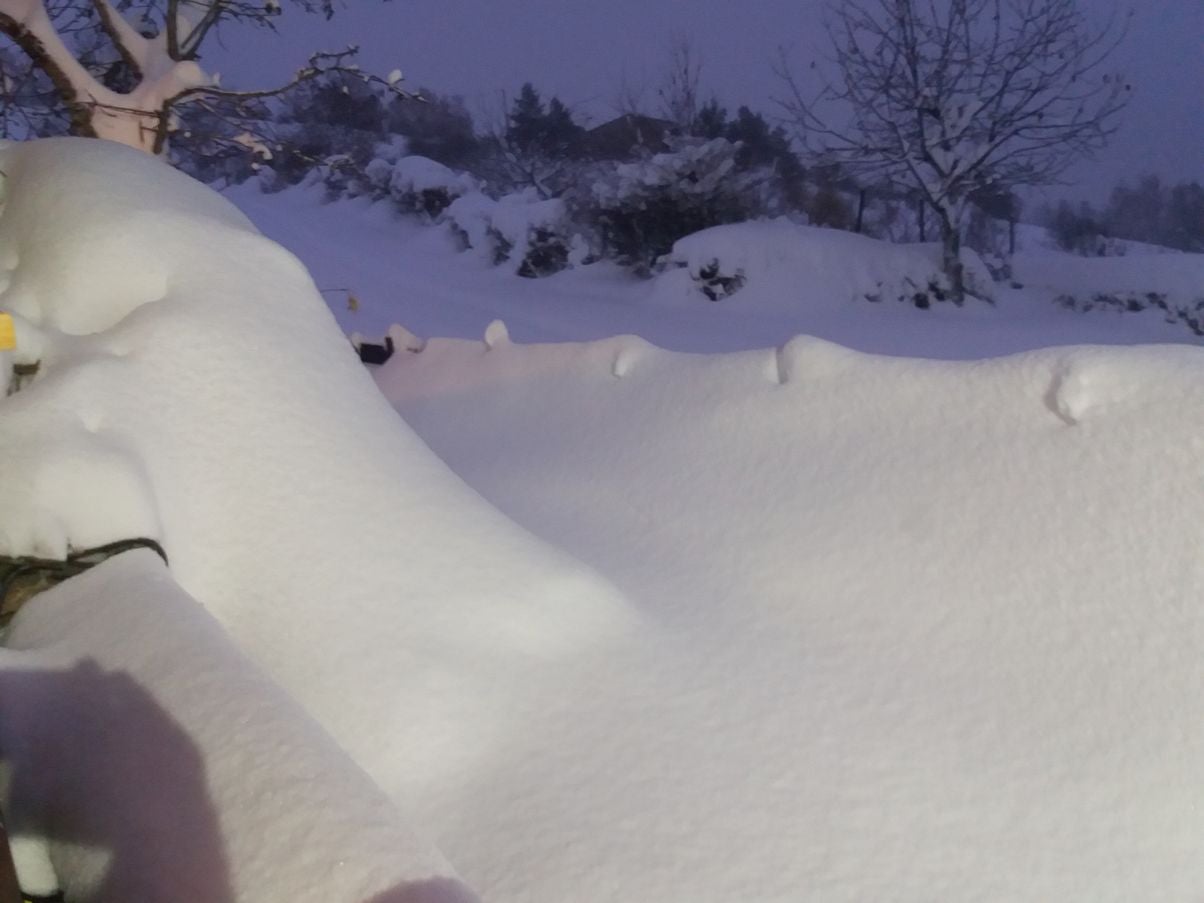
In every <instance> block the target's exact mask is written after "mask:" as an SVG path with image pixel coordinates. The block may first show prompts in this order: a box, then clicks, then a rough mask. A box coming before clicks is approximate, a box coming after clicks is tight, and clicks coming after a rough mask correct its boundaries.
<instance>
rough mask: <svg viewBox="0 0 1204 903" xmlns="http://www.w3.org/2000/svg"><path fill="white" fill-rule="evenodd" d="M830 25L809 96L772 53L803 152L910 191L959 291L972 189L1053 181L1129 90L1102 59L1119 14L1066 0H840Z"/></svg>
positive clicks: (1106, 131)
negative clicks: (1092, 11) (935, 229)
mask: <svg viewBox="0 0 1204 903" xmlns="http://www.w3.org/2000/svg"><path fill="white" fill-rule="evenodd" d="M827 30H828V34H829V37H830V38H831V41H832V47H833V54H834V55H833V58H832V63H833V64H834V67H835V73H834V75H824V73H823V72H822V70H821V84H822V87H821V89H820V91H819V93H818V95H817V96H816V97H814V98H813V99H807V98H805V97H804V94H803V91H802V88H801V86H800V82H799V81H798V80H797V78H796V77H795V75H794V73H793V72H792V71H791V70H790V68H789V67H788V66H787V64H786V61H785V59H784V57H783V58H781V59H780V62H779V66H778V74H779V76H780V77H781V78H782V79H784V83H785V84H786V86H787V88H788V91H787V97H786V98H785V99H784V100H783V101H781V103H782V105H783V106H784V107H785V109H786V110H787V112H788V113H789V115H790V116H791V117H792V119H793V120H794V122H795V123H796V124H797V127H798V132H799V138H800V140H801V141H802V143H803V144H804V146H806V147H807V148H808V150H810V151H811V152H812V154H813V155H815V156H817V157H820V158H823V159H827V160H833V161H838V162H840V163H842V164H844V165H846V166H849V167H850V168H852V169H853V170H854V171H860V172H862V173H868V174H870V175H871V176H872V177H874V178H876V179H878V180H883V181H887V182H889V183H893V184H894V185H896V186H898V187H903V188H905V189H910V190H914V191H918V192H919V194H920V196H921V197H922V198H923V199H924V202H925V203H926V204H927V205H929V206H930V207H931V209H932V210H933V211H934V212H935V214H936V219H937V222H938V225H939V227H940V233H941V240H942V245H943V255H942V256H943V268H944V271H945V273H946V275H947V277H948V278H949V281H950V288H951V294H952V300H954V301H955V302H957V303H959V304H960V303H961V302H962V300H963V299H964V297H965V293H966V286H965V274H964V270H963V267H962V264H961V259H960V249H961V221H962V215H963V213H964V210H965V204H966V202H967V201H968V200H969V199H970V197H971V195H972V194H973V193H974V192H975V191H981V190H983V189H986V188H990V189H991V190H993V191H996V192H999V191H1006V190H1009V189H1011V188H1013V187H1015V186H1021V185H1041V184H1051V183H1054V182H1056V180H1057V179H1058V177H1059V176H1060V175H1062V174H1063V173H1064V172H1065V171H1066V169H1067V168H1068V167H1069V166H1070V165H1071V164H1072V163H1073V162H1075V160H1077V159H1079V158H1080V157H1083V156H1087V155H1090V154H1092V153H1094V152H1095V151H1098V150H1099V149H1101V148H1102V147H1103V146H1104V145H1105V144H1106V142H1107V139H1108V138H1109V137H1110V136H1111V135H1112V134H1113V132H1114V131H1115V129H1116V123H1117V114H1119V113H1120V111H1121V110H1122V109H1123V107H1124V106H1125V103H1126V102H1127V99H1128V97H1127V94H1128V91H1129V86H1128V85H1126V84H1124V82H1123V80H1122V79H1120V78H1119V77H1116V76H1114V75H1112V74H1110V73H1107V72H1105V71H1103V64H1104V62H1105V61H1106V59H1107V58H1108V56H1109V54H1110V53H1111V51H1112V50H1114V49H1115V47H1116V46H1117V44H1118V43H1119V41H1120V40H1121V38H1122V37H1123V35H1124V27H1123V25H1121V26H1120V27H1117V25H1116V22H1115V21H1109V22H1107V23H1105V24H1104V25H1103V26H1102V27H1100V28H1098V29H1097V28H1094V27H1092V25H1091V23H1090V22H1089V21H1088V20H1087V18H1086V16H1085V15H1084V14H1083V12H1082V11H1081V10H1080V9H1079V6H1078V4H1077V3H1076V2H1075V0H848V2H844V3H841V4H839V5H838V6H833V7H830V8H829V10H828V20H827ZM813 66H814V64H813ZM837 111H843V112H844V113H847V114H848V116H847V119H841V120H836V119H834V118H832V117H833V115H840V113H839V112H837Z"/></svg>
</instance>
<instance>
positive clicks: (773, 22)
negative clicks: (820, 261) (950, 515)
mask: <svg viewBox="0 0 1204 903" xmlns="http://www.w3.org/2000/svg"><path fill="white" fill-rule="evenodd" d="M1081 3H1082V6H1083V7H1084V8H1085V9H1088V10H1092V11H1094V10H1099V11H1100V14H1101V15H1105V14H1106V12H1107V11H1108V10H1110V9H1113V8H1120V6H1121V3H1122V0H1081ZM285 6H286V7H287V4H285ZM821 6H822V2H821V0H605V2H580V0H509V2H507V0H391V2H381V0H348V2H347V6H346V8H345V9H342V10H340V11H339V13H338V14H337V15H336V16H335V18H334V19H333V20H332V21H330V22H324V21H322V20H321V19H320V18H319V17H310V16H305V15H303V14H300V13H297V12H296V11H295V10H288V11H287V12H286V14H285V16H284V17H283V20H282V22H281V33H280V34H279V35H271V34H270V33H264V32H254V31H248V30H246V29H230V30H228V31H227V32H226V33H225V34H224V35H223V41H224V44H225V47H224V48H221V47H217V46H214V47H212V48H209V51H208V54H207V59H206V62H207V63H208V66H209V68H212V69H217V70H219V71H221V73H222V76H223V78H222V81H223V84H225V85H226V86H228V87H234V86H238V87H252V86H264V85H269V84H273V83H276V82H279V81H281V80H283V79H285V78H286V77H287V75H288V73H289V72H291V71H293V70H295V69H296V68H297V67H298V66H300V65H301V64H302V63H303V62H304V61H305V59H306V58H307V56H308V54H309V52H310V51H312V50H316V49H333V48H336V47H341V46H344V45H346V44H349V43H354V44H358V45H359V46H360V47H361V48H362V64H363V66H364V67H365V68H368V69H372V70H374V71H376V72H378V73H379V74H381V75H384V74H386V73H388V72H389V71H390V70H391V69H394V68H400V69H401V70H402V71H403V72H404V73H405V76H406V82H407V84H409V85H410V86H424V87H429V88H431V89H433V90H436V91H439V92H441V93H450V94H459V95H462V96H463V97H464V98H465V100H466V101H467V102H468V104H469V107H470V108H471V109H473V110H474V112H476V111H477V110H479V109H483V108H489V107H490V106H496V100H495V99H496V97H497V96H498V92H499V91H502V90H505V91H507V92H509V93H510V94H513V93H514V92H515V91H516V90H517V88H518V87H519V85H521V84H522V83H523V82H524V81H531V82H534V83H535V85H536V87H537V88H539V89H540V90H541V92H543V93H544V94H545V95H548V94H557V95H559V96H560V97H561V99H563V100H564V101H565V102H566V103H568V104H569V105H570V106H571V107H573V108H574V111H575V112H576V113H577V114H578V115H579V118H581V119H592V120H593V121H602V120H604V119H606V118H608V117H609V116H610V115H611V113H612V112H613V109H614V105H615V102H616V98H617V97H618V95H619V94H620V88H621V85H622V84H623V83H624V81H626V83H627V84H628V85H629V86H632V87H634V88H639V87H640V86H644V87H645V99H646V101H647V103H648V104H649V105H652V104H655V100H656V97H655V94H656V90H655V89H656V85H657V84H658V82H659V80H660V76H661V73H662V72H663V70H664V67H665V65H666V58H667V56H668V47H669V46H670V45H671V43H672V42H673V40H674V38H675V37H676V36H684V37H686V38H687V39H689V40H690V42H691V43H692V45H693V47H694V48H695V49H696V50H697V51H698V53H699V56H700V59H701V60H702V63H703V70H702V81H703V85H704V90H705V91H706V92H707V93H711V92H713V93H715V94H717V95H718V96H719V98H720V100H722V101H724V102H725V103H727V104H728V105H729V106H733V107H734V106H738V105H740V104H748V105H749V106H751V107H753V108H759V109H762V110H763V111H765V112H766V113H774V112H776V111H775V110H774V108H773V104H772V98H773V97H774V96H775V95H778V94H780V93H781V91H780V88H779V85H778V84H777V82H776V80H775V78H774V76H773V74H772V72H771V69H770V64H771V59H772V57H773V56H774V55H775V53H776V49H777V48H778V47H779V46H784V47H786V48H787V49H788V50H790V51H791V52H792V54H793V56H794V58H795V59H797V60H798V61H800V63H801V62H803V61H807V60H810V59H811V58H812V57H813V56H814V55H815V54H816V53H817V52H822V51H823V47H824V37H825V36H824V34H823V32H822V31H821V30H820V29H819V28H818V26H817V22H818V15H819V9H820V8H821ZM1113 68H1115V69H1119V70H1120V71H1122V72H1123V73H1124V74H1125V75H1126V76H1127V78H1128V79H1129V81H1130V82H1131V83H1132V85H1133V91H1134V96H1133V101H1132V103H1131V104H1130V106H1129V109H1128V110H1127V111H1126V113H1125V114H1124V122H1123V125H1122V128H1121V131H1120V133H1119V134H1118V135H1117V136H1116V137H1115V138H1114V139H1113V142H1112V146H1111V147H1110V148H1109V149H1108V150H1107V151H1105V153H1104V154H1103V155H1102V156H1101V158H1100V160H1099V161H1098V162H1097V163H1085V164H1083V165H1081V166H1080V167H1078V168H1077V169H1076V170H1075V171H1074V172H1072V173H1070V174H1069V175H1068V176H1067V179H1069V180H1074V181H1075V182H1077V185H1076V186H1074V187H1073V188H1070V189H1066V190H1065V193H1067V194H1069V195H1071V196H1075V197H1080V196H1081V197H1087V198H1092V199H1097V200H1103V198H1104V196H1105V194H1106V192H1107V191H1108V190H1109V189H1110V188H1111V186H1112V185H1113V184H1114V183H1115V182H1117V181H1118V180H1120V179H1123V178H1134V177H1136V176H1138V175H1140V174H1142V173H1145V172H1151V171H1152V172H1157V173H1158V174H1159V175H1161V176H1163V177H1164V178H1166V179H1170V180H1175V181H1178V180H1182V179H1195V180H1201V181H1204V3H1201V2H1200V0H1141V2H1139V3H1137V4H1136V13H1135V15H1134V17H1133V20H1132V25H1131V28H1130V30H1129V34H1128V36H1127V38H1126V40H1125V43H1124V45H1123V46H1122V47H1121V48H1120V50H1119V51H1118V52H1117V54H1116V55H1115V57H1114V58H1113Z"/></svg>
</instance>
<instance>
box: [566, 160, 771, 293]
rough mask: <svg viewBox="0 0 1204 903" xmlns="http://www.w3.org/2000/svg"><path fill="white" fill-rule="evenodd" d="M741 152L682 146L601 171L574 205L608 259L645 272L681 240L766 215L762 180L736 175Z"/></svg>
mask: <svg viewBox="0 0 1204 903" xmlns="http://www.w3.org/2000/svg"><path fill="white" fill-rule="evenodd" d="M739 149H740V145H739V144H734V143H732V142H731V141H728V140H726V139H724V138H715V139H714V140H711V141H706V142H703V143H699V142H698V141H697V140H696V139H682V140H680V141H679V143H678V145H677V146H676V147H675V148H674V149H673V150H672V151H670V152H667V153H663V154H656V155H654V156H652V157H649V158H648V159H646V160H639V161H636V162H634V163H618V164H614V165H612V166H610V167H607V168H603V169H602V170H601V171H600V172H599V173H598V175H597V177H596V178H595V179H594V180H593V181H592V183H591V184H590V185H589V186H588V188H587V189H586V190H585V191H584V192H583V193H582V194H581V195H580V196H578V197H577V199H576V201H575V205H574V206H575V207H576V208H577V215H578V216H579V217H580V218H581V219H584V220H586V221H588V222H589V223H590V224H591V225H592V227H593V229H594V230H595V232H596V233H597V237H598V239H599V241H600V242H601V245H602V247H603V249H604V252H605V253H606V255H607V256H610V257H613V258H614V259H615V260H617V261H618V262H619V263H621V264H623V265H624V266H630V267H633V268H634V269H635V270H636V271H637V272H644V273H647V272H649V271H650V270H651V269H652V267H653V266H654V265H655V264H656V262H657V260H659V259H660V258H661V257H662V256H663V255H664V254H666V253H668V252H669V250H670V249H671V248H672V247H673V243H674V242H675V241H677V240H678V239H679V238H683V237H684V236H687V235H690V234H692V233H695V232H698V231H700V230H702V229H706V228H708V227H709V226H717V225H721V224H724V223H735V222H740V221H742V220H748V219H751V218H753V217H755V216H757V215H759V214H760V213H761V212H762V211H763V210H764V207H765V205H764V202H763V199H762V198H761V192H760V187H761V180H760V179H759V177H757V176H756V175H754V174H749V173H746V172H739V171H738V170H737V167H736V153H737V152H738V151H739Z"/></svg>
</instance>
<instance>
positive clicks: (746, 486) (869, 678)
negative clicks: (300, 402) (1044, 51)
mask: <svg viewBox="0 0 1204 903" xmlns="http://www.w3.org/2000/svg"><path fill="white" fill-rule="evenodd" d="M379 381H380V383H381V385H382V388H383V389H384V390H385V392H386V394H388V395H389V396H390V397H391V398H393V399H394V400H395V402H396V403H397V406H398V410H399V411H400V412H401V414H402V415H403V416H404V417H405V418H406V420H407V421H408V422H409V423H411V424H412V425H413V426H414V427H415V428H416V429H417V430H418V432H419V433H420V434H421V435H422V436H423V437H424V438H425V439H426V440H427V441H428V442H429V443H430V445H431V447H432V448H433V449H434V450H435V451H436V452H437V453H438V454H439V455H440V456H441V457H443V458H444V460H446V461H448V462H449V463H450V464H451V465H452V466H453V467H454V468H455V469H456V470H457V472H459V473H460V474H461V475H463V476H464V477H465V478H466V479H467V480H468V481H469V482H470V483H472V484H473V485H474V486H476V487H478V488H479V489H480V490H481V491H482V492H483V493H484V494H485V495H486V496H487V497H488V498H489V499H490V500H491V501H493V502H494V503H495V504H496V505H497V506H498V507H499V508H501V509H502V510H503V511H506V512H507V513H508V514H510V515H512V516H513V517H515V518H516V519H517V520H518V521H519V522H521V523H523V524H525V525H526V526H528V527H529V528H531V529H532V530H533V531H535V532H536V533H538V534H541V535H543V536H545V537H548V538H549V539H553V540H555V541H557V542H559V543H561V544H562V545H563V546H564V547H566V548H567V549H569V550H570V551H572V552H575V553H576V554H578V555H579V556H580V557H582V558H583V559H585V560H586V561H588V562H589V563H590V564H592V565H594V566H595V567H596V568H598V569H599V570H601V571H602V572H603V573H605V574H608V575H609V576H611V577H612V578H614V579H615V581H616V582H617V583H618V584H619V585H620V587H621V588H622V589H623V590H624V591H625V592H626V593H627V595H628V596H629V597H630V598H631V599H633V600H634V601H635V603H636V604H637V605H638V606H639V608H640V610H641V611H642V613H643V614H644V615H645V617H646V618H647V619H648V621H649V623H650V625H654V626H653V627H652V628H651V629H649V630H648V631H646V633H645V636H644V641H645V642H644V644H643V645H640V646H635V645H633V646H632V647H631V648H630V649H628V650H626V652H625V653H624V654H622V655H615V656H613V662H612V664H611V666H610V668H609V669H608V671H603V670H598V671H597V672H595V673H594V674H592V675H589V676H578V677H576V678H575V684H576V686H578V687H579V688H580V689H579V690H578V693H577V704H576V706H575V708H573V709H572V710H570V711H567V712H548V713H547V714H545V716H544V717H542V718H540V719H538V720H535V721H531V722H529V723H528V724H527V730H526V731H525V732H523V733H522V734H519V735H516V736H515V738H514V739H515V741H516V742H514V743H512V744H510V746H509V747H508V748H507V749H506V750H504V753H505V755H504V756H502V757H501V758H500V760H495V763H494V766H493V768H492V769H491V770H490V772H489V776H488V780H486V781H483V782H479V783H477V782H473V783H468V784H466V785H465V786H464V787H463V788H462V793H461V795H460V796H459V797H458V798H457V800H456V801H455V802H454V803H452V804H450V805H447V804H445V805H444V806H443V807H442V810H441V811H442V814H443V816H444V817H445V818H447V819H448V820H447V821H446V822H444V823H443V825H442V826H441V828H440V830H439V834H440V836H441V838H442V840H443V848H444V851H445V852H446V853H447V855H448V856H449V857H450V858H451V859H452V860H453V861H454V862H455V863H456V864H457V866H458V867H459V868H461V869H462V870H463V872H464V874H465V876H466V877H467V878H468V879H469V880H470V881H471V882H473V883H474V884H475V886H476V887H477V888H478V890H479V891H480V892H481V893H482V894H483V895H484V896H485V897H486V898H487V899H490V900H498V901H519V900H521V901H539V900H567V899H572V900H597V901H620V900H630V899H640V900H658V901H659V900H672V901H699V900H710V901H726V900H737V899H738V900H758V901H771V900H772V901H797V900H800V899H808V900H811V899H814V900H825V901H831V900H840V901H846V900H847V901H859V900H912V901H920V900H934V899H935V900H1021V899H1023V900H1076V901H1104V900H1115V901H1127V900H1154V899H1157V900H1179V901H1189V900H1195V899H1198V898H1199V896H1200V893H1201V891H1202V890H1204V840H1202V838H1204V814H1202V812H1201V810H1200V807H1199V806H1198V805H1197V796H1198V793H1197V788H1198V786H1199V779H1200V775H1201V774H1202V773H1204V770H1202V769H1204V720H1202V719H1201V718H1200V717H1199V714H1200V705H1199V700H1200V695H1199V693H1200V687H1201V686H1202V678H1204V657H1202V655H1201V653H1202V652H1204V620H1202V615H1201V608H1200V600H1201V599H1202V598H1204V554H1202V551H1204V479H1202V478H1201V474H1202V472H1204V469H1202V465H1204V429H1202V427H1204V354H1202V353H1201V352H1200V351H1198V350H1196V349H1190V348H1175V347H1162V348H1142V349H1113V350H1109V349H1103V348H1083V349H1073V350H1058V351H1044V352H1034V353H1030V354H1025V355H1020V356H1016V357H1010V358H1004V359H998V360H993V361H986V362H977V363H936V362H921V361H908V360H902V359H889V358H880V357H869V356H865V355H862V354H858V353H855V352H851V351H848V350H845V349H842V348H839V347H837V346H834V345H830V344H827V343H824V342H821V341H817V340H813V339H799V340H796V341H793V342H791V343H789V344H787V345H786V346H785V347H783V348H781V349H780V350H778V351H776V352H775V351H759V352H748V353H742V354H730V355H713V356H699V355H686V354H675V353H670V352H665V351H660V350H658V349H655V348H653V347H652V346H650V345H648V344H647V343H645V342H642V341H640V340H638V339H634V338H619V339H613V340H609V341H604V342H595V343H589V344H584V345H560V346H523V345H509V346H498V347H494V348H493V349H491V350H488V351H485V349H484V348H483V346H482V345H481V344H480V343H477V342H466V341H430V342H428V343H427V346H426V348H425V350H423V352H422V353H420V354H408V355H402V356H399V357H397V358H396V359H394V361H392V362H390V364H388V365H387V366H386V367H385V368H384V369H383V370H382V372H381V374H380V376H379ZM578 673H580V671H578ZM469 812H471V815H468V814H466V813H469ZM499 838H505V839H504V841H499ZM532 863H538V867H530V864H532ZM583 888H585V890H583Z"/></svg>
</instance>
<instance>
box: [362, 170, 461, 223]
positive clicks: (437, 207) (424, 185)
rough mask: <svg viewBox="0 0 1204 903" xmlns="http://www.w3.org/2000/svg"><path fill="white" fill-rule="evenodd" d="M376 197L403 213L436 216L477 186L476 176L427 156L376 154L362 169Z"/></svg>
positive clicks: (433, 217)
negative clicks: (456, 170) (392, 158)
mask: <svg viewBox="0 0 1204 903" xmlns="http://www.w3.org/2000/svg"><path fill="white" fill-rule="evenodd" d="M364 176H365V179H366V180H367V182H368V184H369V185H370V186H371V188H372V191H373V193H374V194H375V195H376V196H377V197H388V198H389V199H390V200H392V201H393V203H394V204H395V205H396V206H397V208H398V209H399V210H400V211H402V212H403V213H412V214H418V215H422V216H426V217H428V218H430V219H435V218H437V217H438V216H439V215H440V214H441V213H443V211H444V210H446V209H447V208H448V207H449V206H450V205H451V204H452V202H453V201H455V200H456V199H457V198H459V197H462V196H463V195H466V194H469V193H471V192H474V191H477V190H479V186H478V185H477V180H476V179H474V178H473V177H472V176H470V175H468V174H466V173H459V172H455V171H454V170H452V169H449V168H448V167H446V166H444V165H443V164H442V163H437V162H436V161H434V160H431V159H429V158H427V157H418V156H401V157H398V158H397V159H395V160H392V161H391V160H389V159H388V158H386V157H379V156H378V157H376V158H375V159H374V160H373V161H372V162H371V163H369V164H368V166H367V168H366V169H365V171H364Z"/></svg>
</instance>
